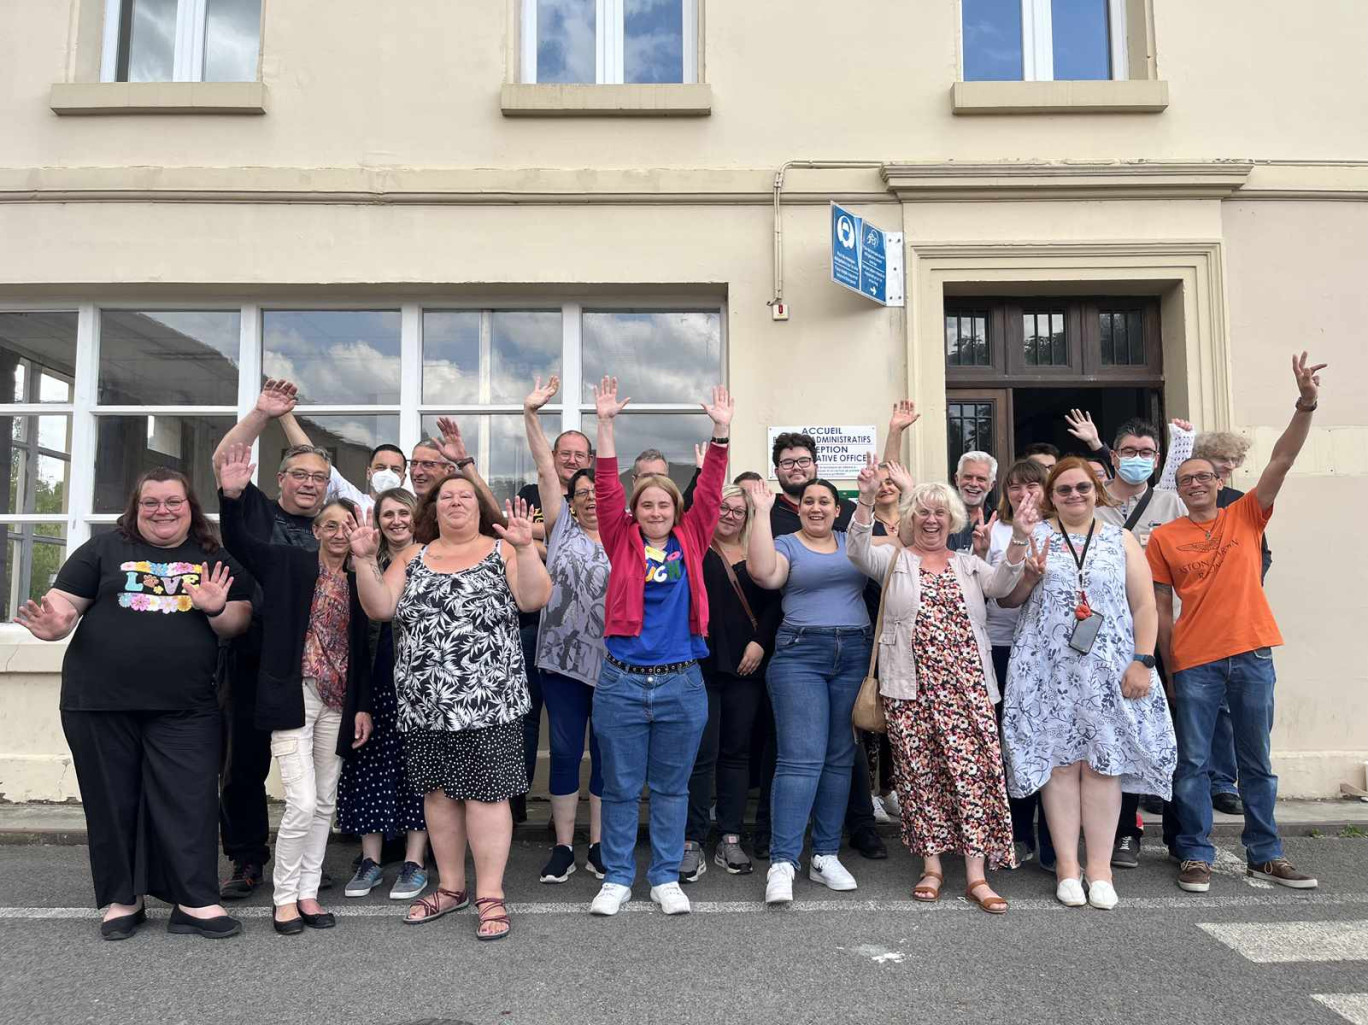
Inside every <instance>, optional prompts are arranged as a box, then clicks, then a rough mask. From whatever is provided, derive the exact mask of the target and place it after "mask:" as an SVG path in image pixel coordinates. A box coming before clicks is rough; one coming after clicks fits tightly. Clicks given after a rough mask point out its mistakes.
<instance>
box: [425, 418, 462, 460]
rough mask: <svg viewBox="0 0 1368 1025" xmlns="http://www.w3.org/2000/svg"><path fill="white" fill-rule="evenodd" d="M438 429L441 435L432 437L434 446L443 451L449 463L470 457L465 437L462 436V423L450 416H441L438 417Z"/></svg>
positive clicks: (443, 456)
mask: <svg viewBox="0 0 1368 1025" xmlns="http://www.w3.org/2000/svg"><path fill="white" fill-rule="evenodd" d="M437 431H438V433H440V434H441V437H440V438H433V439H432V447H433V448H435V449H436V450H437V451H438V452H440V453H442V458H444V459H445V460H446V461H447V462H449V463H455V462H457V461H458V460H461V459H469V458H470V453H469V452H468V451H467V450H466V443H465V439H464V438H462V437H461V426H460V424H458V423H457V422H456V421H455V420H453V419H452V418H451V417H449V416H439V417H438V418H437Z"/></svg>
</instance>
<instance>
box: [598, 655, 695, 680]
mask: <svg viewBox="0 0 1368 1025" xmlns="http://www.w3.org/2000/svg"><path fill="white" fill-rule="evenodd" d="M604 655H605V656H606V657H607V659H608V664H609V665H611V666H614V667H616V668H618V669H621V670H622V671H623V672H624V673H633V674H635V675H637V676H664V675H665V674H666V673H682V672H684V671H685V670H686V669H688V668H689V667H690V666H696V665H698V660H697V659H695V658H691V659H689V661H687V662H667V663H665V665H662V666H634V665H628V664H627V663H626V662H623V661H622V660H621V659H616V658H614V657H613V656H612V655H610V654H608V653H607V652H604Z"/></svg>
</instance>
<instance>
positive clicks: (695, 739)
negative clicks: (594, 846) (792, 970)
mask: <svg viewBox="0 0 1368 1025" xmlns="http://www.w3.org/2000/svg"><path fill="white" fill-rule="evenodd" d="M707 722H708V696H707V693H706V691H705V690H704V687H703V673H702V672H701V671H700V670H699V668H698V665H697V664H691V665H690V666H689V667H688V668H687V669H684V670H680V671H677V672H673V673H650V674H640V673H628V672H624V671H623V670H621V669H619V668H618V667H617V666H615V665H613V664H612V663H611V662H607V661H605V662H604V663H603V669H602V671H601V672H600V673H599V682H598V687H596V688H595V689H594V711H593V723H594V733H595V734H597V735H598V742H599V751H600V753H601V755H602V769H603V842H602V847H601V848H600V850H601V853H602V856H603V867H604V869H605V870H606V872H605V876H604V881H605V882H609V883H617V884H619V885H621V886H631V885H632V882H633V881H634V880H635V879H636V857H635V855H634V854H633V851H634V849H635V848H636V840H637V824H638V821H639V815H640V811H639V809H640V805H641V788H642V786H643V785H645V786H648V787H650V791H651V867H650V869H649V870H648V871H647V873H646V878H647V879H648V880H649V881H650V884H651V885H652V886H659V885H660V884H662V883H671V882H678V881H679V861H680V859H681V858H682V857H683V856H684V821H685V819H686V817H687V816H688V811H689V775H690V773H692V772H693V765H694V758H695V756H696V755H697V754H698V743H699V741H700V740H701V739H702V738H703V727H704V726H705V725H707Z"/></svg>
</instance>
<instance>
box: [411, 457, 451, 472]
mask: <svg viewBox="0 0 1368 1025" xmlns="http://www.w3.org/2000/svg"><path fill="white" fill-rule="evenodd" d="M409 465H410V466H412V467H413V468H414V469H415V470H426V471H429V472H431V473H437V472H438V471H439V470H445V469H446V468H447V467H448V466H450V465H451V464H450V463H448V462H445V461H443V460H438V459H415V460H414V461H413V462H412V463H410V464H409Z"/></svg>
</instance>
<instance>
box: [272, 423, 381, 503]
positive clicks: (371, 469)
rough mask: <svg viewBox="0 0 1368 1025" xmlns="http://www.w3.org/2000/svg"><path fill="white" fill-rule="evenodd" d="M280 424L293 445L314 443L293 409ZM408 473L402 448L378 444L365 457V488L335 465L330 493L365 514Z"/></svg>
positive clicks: (329, 488) (329, 482) (329, 484)
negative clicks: (362, 488)
mask: <svg viewBox="0 0 1368 1025" xmlns="http://www.w3.org/2000/svg"><path fill="white" fill-rule="evenodd" d="M280 427H281V429H282V430H283V431H284V432H285V439H286V440H287V441H288V442H289V443H290V444H291V445H294V446H304V447H309V448H311V447H313V442H311V441H310V440H309V435H308V434H307V433H306V432H305V430H304V428H303V427H301V426H300V425H299V421H298V420H296V419H295V417H294V414H293V413H286V414H285V415H284V416H282V417H281V418H280ZM407 473H408V460H407V459H405V458H404V450H403V449H401V448H400V447H399V446H398V445H391V444H388V443H385V444H381V445H376V446H375V448H373V449H371V451H370V455H369V456H368V457H367V459H366V490H364V491H362V490H361V489H360V488H358V487H357V486H356V485H355V484H353V483H352V482H351V481H349V480H347V478H346V477H344V476H342V471H341V470H339V469H338V468H337V467H336V466H334V467H333V468H332V473H331V478H330V480H329V481H328V494H327V497H328V499H333V498H345V499H347V500H348V501H350V502H353V503H355V505H356V507H357V508H358V509H360V510H361V513H362V515H366V514H368V513H369V512H370V511H371V509H373V508H374V507H375V499H376V497H377V496H378V495H379V494H380V493H381V492H382V491H388V490H389V489H390V488H397V487H401V486H402V485H403V483H404V477H405V476H406V474H407Z"/></svg>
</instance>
